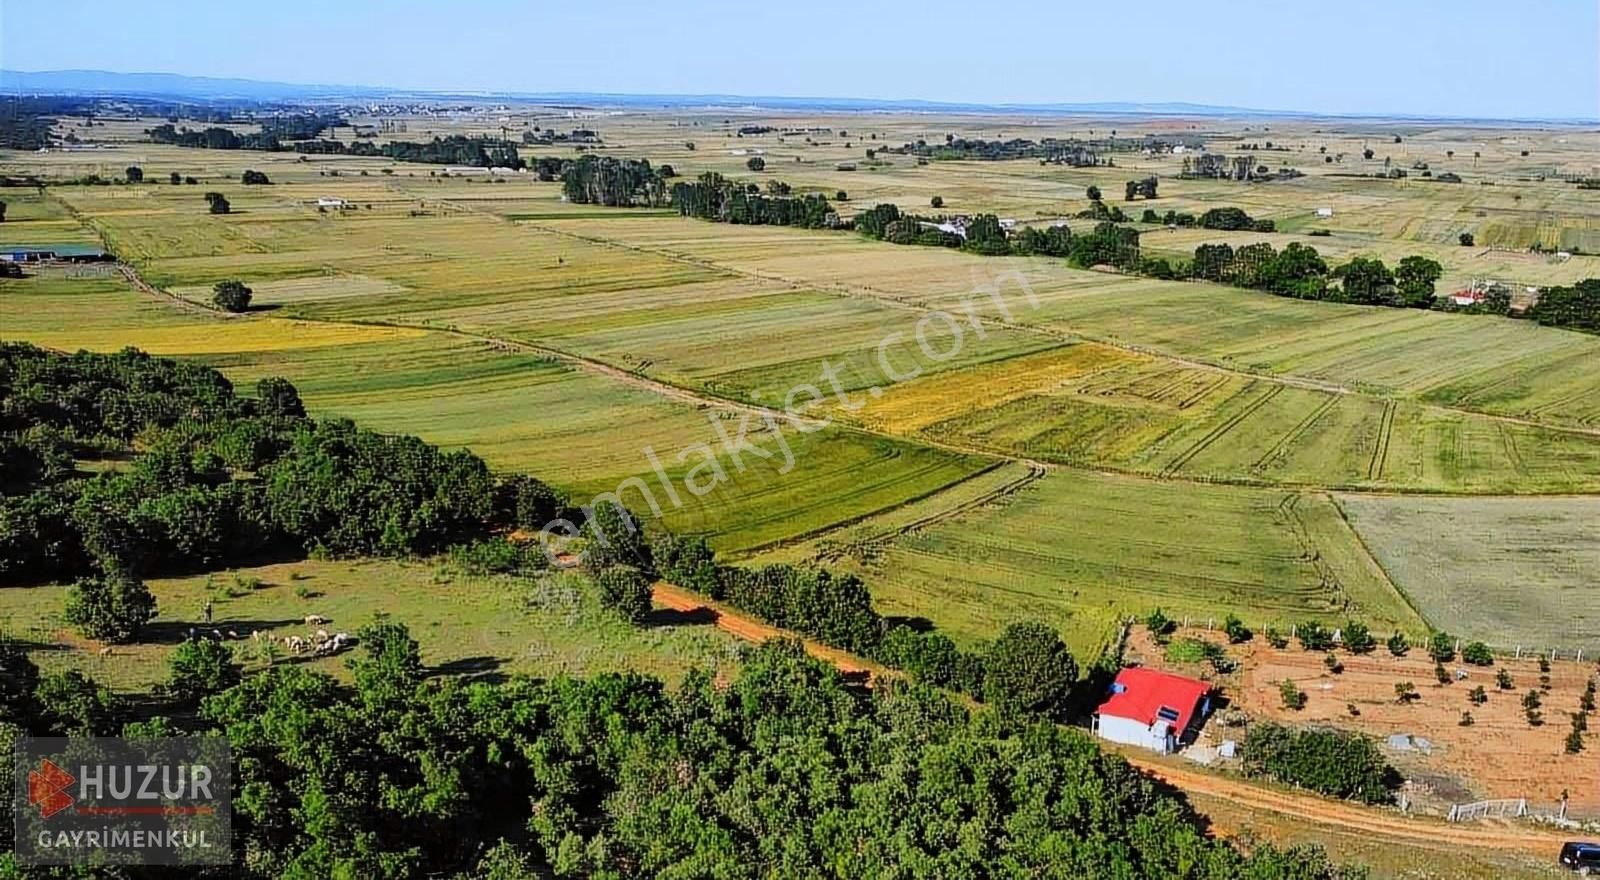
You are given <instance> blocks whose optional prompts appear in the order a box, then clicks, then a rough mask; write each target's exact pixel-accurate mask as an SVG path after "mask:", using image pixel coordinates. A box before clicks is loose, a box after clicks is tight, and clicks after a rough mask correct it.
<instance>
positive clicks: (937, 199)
mask: <svg viewBox="0 0 1600 880" xmlns="http://www.w3.org/2000/svg"><path fill="white" fill-rule="evenodd" d="M928 204H929V205H931V206H933V207H935V208H943V207H944V196H934V197H933V198H931V199H929V200H928Z"/></svg>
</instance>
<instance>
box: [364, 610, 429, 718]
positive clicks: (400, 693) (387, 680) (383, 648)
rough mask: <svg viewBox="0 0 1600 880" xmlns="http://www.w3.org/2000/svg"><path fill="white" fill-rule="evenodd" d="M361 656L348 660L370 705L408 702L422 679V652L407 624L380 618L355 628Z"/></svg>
mask: <svg viewBox="0 0 1600 880" xmlns="http://www.w3.org/2000/svg"><path fill="white" fill-rule="evenodd" d="M356 641H357V642H359V643H360V647H361V656H359V657H352V658H351V659H350V660H348V661H346V663H345V665H346V666H347V667H349V669H350V671H351V673H352V674H353V675H354V677H355V681H356V691H357V693H359V694H360V696H361V700H362V702H363V703H365V704H367V705H368V706H391V705H399V704H402V703H403V702H405V700H406V699H407V698H409V697H410V696H411V695H412V693H413V692H414V691H415V690H416V688H417V685H418V684H420V683H421V682H422V678H423V674H424V670H423V667H422V652H421V650H420V649H419V648H418V647H417V641H416V639H413V638H412V637H411V631H410V630H409V629H407V628H406V626H405V624H402V623H395V622H393V621H389V620H382V619H379V620H377V621H375V622H373V623H370V624H367V625H366V626H363V627H361V628H360V629H358V630H356Z"/></svg>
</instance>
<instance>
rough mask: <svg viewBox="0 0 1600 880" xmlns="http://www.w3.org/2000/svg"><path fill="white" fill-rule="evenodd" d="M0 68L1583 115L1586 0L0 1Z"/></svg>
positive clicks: (1595, 14) (1587, 93)
mask: <svg viewBox="0 0 1600 880" xmlns="http://www.w3.org/2000/svg"><path fill="white" fill-rule="evenodd" d="M0 67H4V68H7V69H12V70H57V69H67V68H86V69H96V70H113V71H124V72H160V73H180V74H188V75H194V76H223V77H244V78H248V79H264V80H278V81H284V82H298V83H328V84H340V85H375V86H392V87H399V88H411V89H444V90H496V91H526V92H545V91H590V92H628V93H651V94H664V93H676V94H682V93H725V94H739V95H787V96H825V97H867V98H923V99H931V100H947V101H971V102H992V103H1001V102H1018V103H1049V102H1087V101H1142V102H1153V101H1192V102H1196V103H1206V104H1226V105H1234V106H1242V107H1254V108H1262V109H1285V110H1312V111H1324V112H1355V113H1420V114H1435V115H1457V116H1478V117H1581V118H1596V117H1600V0H1319V2H1304V0H1278V2H1272V0H1267V2H1262V0H1251V2H1237V0H1051V2H1035V0H960V2H949V0H918V2H886V0H853V2H835V0H783V2H772V0H737V2H733V0H700V2H641V0H623V2H596V0H562V2H547V0H532V2H502V0H473V2H458V3H449V2H446V3H441V2H438V0H431V2H411V0H383V2H378V0H315V2H261V3H255V2H242V0H196V2H190V0H165V2H137V0H135V2H109V0H105V2H81V0H0Z"/></svg>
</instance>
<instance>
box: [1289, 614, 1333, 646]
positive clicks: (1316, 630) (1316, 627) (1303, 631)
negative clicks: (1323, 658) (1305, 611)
mask: <svg viewBox="0 0 1600 880" xmlns="http://www.w3.org/2000/svg"><path fill="white" fill-rule="evenodd" d="M1295 638H1297V639H1299V640H1300V647H1302V648H1305V649H1306V650H1307V651H1318V652H1321V651H1327V650H1329V649H1330V648H1332V647H1333V633H1331V632H1329V631H1328V628H1327V627H1325V626H1323V625H1322V624H1320V623H1317V622H1316V621H1314V620H1308V621H1306V622H1305V623H1302V624H1300V625H1299V626H1297V627H1295Z"/></svg>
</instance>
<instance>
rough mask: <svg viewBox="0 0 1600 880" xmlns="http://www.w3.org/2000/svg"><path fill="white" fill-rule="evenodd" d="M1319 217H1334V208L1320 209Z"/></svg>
mask: <svg viewBox="0 0 1600 880" xmlns="http://www.w3.org/2000/svg"><path fill="white" fill-rule="evenodd" d="M1317 216H1318V217H1332V216H1333V209H1332V208H1318V209H1317Z"/></svg>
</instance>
